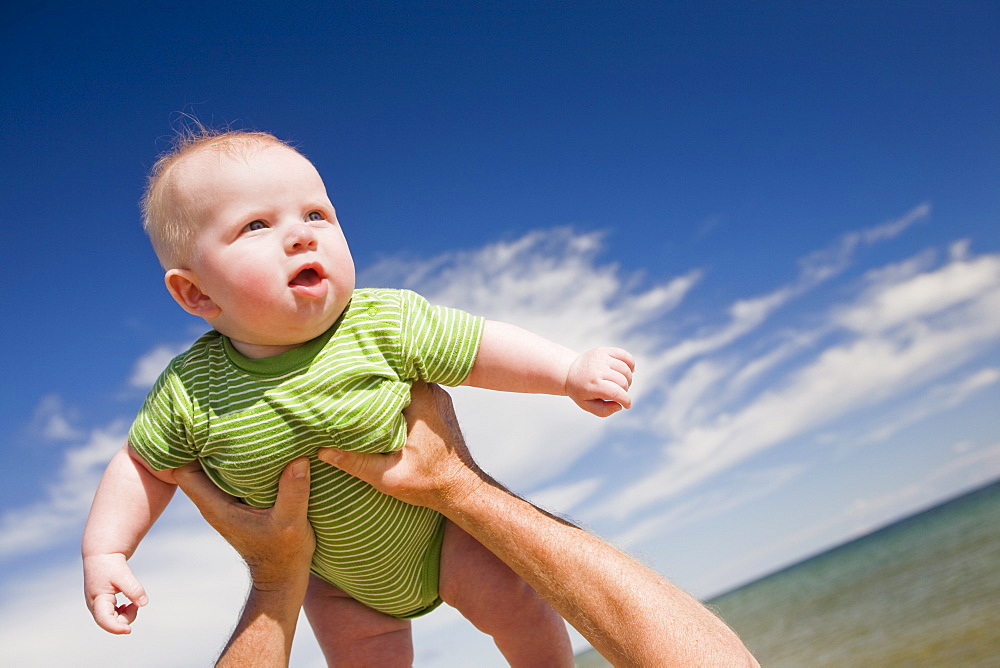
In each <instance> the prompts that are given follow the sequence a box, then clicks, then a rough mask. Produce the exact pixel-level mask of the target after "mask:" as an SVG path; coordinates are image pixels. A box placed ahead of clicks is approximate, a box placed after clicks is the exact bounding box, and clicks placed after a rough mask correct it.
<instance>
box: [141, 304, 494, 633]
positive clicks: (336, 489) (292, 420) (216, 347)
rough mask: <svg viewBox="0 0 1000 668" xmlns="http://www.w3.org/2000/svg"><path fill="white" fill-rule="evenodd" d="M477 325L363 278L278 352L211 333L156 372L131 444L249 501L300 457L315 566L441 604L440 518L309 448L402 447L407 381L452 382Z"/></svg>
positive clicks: (394, 603) (264, 498)
mask: <svg viewBox="0 0 1000 668" xmlns="http://www.w3.org/2000/svg"><path fill="white" fill-rule="evenodd" d="M482 328H483V321H482V319H481V318H477V317H474V316H472V315H469V314H468V313H465V312H463V311H458V310H455V309H450V308H445V307H441V306H432V305H431V304H429V303H428V302H427V301H426V300H425V299H424V298H423V297H420V296H419V295H417V294H416V293H413V292H409V291H398V290H370V289H366V290H355V292H354V294H353V297H352V299H351V302H350V304H349V305H348V307H347V308H346V309H345V311H344V313H343V315H341V317H340V319H339V320H338V321H337V322H336V324H334V326H333V327H331V328H330V329H329V330H328V331H327V332H326V333H325V334H323V335H322V336H320V337H318V338H316V339H314V340H312V341H309V342H308V343H306V344H305V345H303V346H301V347H298V348H294V349H292V350H289V351H287V352H285V353H283V354H281V355H278V356H275V357H267V358H263V359H251V358H248V357H245V356H244V355H241V354H240V353H239V352H238V351H236V350H235V349H234V348H233V346H232V343H231V342H230V341H229V339H227V338H226V337H224V336H222V335H221V334H219V333H218V332H214V331H213V332H209V333H208V334H205V335H204V336H202V337H201V338H200V339H198V341H197V342H195V344H194V345H193V346H192V347H191V348H190V349H189V350H187V351H186V352H184V353H182V354H181V355H179V356H177V357H176V358H174V360H173V361H171V363H170V365H169V366H168V367H167V369H166V370H165V371H164V372H163V374H162V375H161V376H160V378H159V379H158V380H157V381H156V384H155V385H154V386H153V389H152V390H151V391H150V393H149V396H148V397H147V398H146V403H145V404H144V405H143V407H142V410H141V411H140V412H139V415H138V417H137V418H136V420H135V423H134V424H133V425H132V428H131V430H130V431H129V442H130V443H131V444H132V447H133V448H134V449H135V450H136V452H137V453H138V454H139V455H140V456H141V457H142V458H143V459H145V460H146V462H147V463H148V464H149V465H150V466H151V467H152V468H153V469H155V470H163V469H171V468H176V467H178V466H182V465H183V464H185V463H187V462H190V461H192V460H195V459H197V460H200V461H201V464H202V467H203V468H204V469H205V472H206V473H207V474H208V476H209V477H210V478H211V479H212V480H213V481H214V482H215V484H217V485H218V486H219V487H220V488H222V489H223V490H225V491H226V492H228V493H229V494H232V495H234V496H238V497H241V498H243V499H244V500H245V501H246V502H247V503H249V504H251V505H254V506H258V507H270V506H271V505H273V504H274V500H275V498H276V496H277V491H278V477H279V476H280V474H281V471H282V470H283V469H284V467H285V465H286V464H287V463H288V462H289V461H291V460H292V459H294V458H296V457H301V456H308V457H310V459H311V460H312V467H311V477H310V479H311V481H312V490H311V494H310V501H309V520H310V522H311V523H312V525H313V527H314V529H315V533H316V552H315V554H314V555H313V562H312V570H313V572H314V573H315V574H316V575H318V576H320V577H322V578H323V579H324V580H327V581H328V582H330V583H331V584H333V585H335V586H337V587H340V588H341V589H343V590H344V591H345V592H347V593H348V594H350V595H351V596H353V597H354V598H355V599H357V600H359V601H361V602H362V603H364V604H366V605H368V606H369V607H372V608H374V609H376V610H380V611H382V612H385V613H387V614H390V615H395V616H397V617H415V616H417V615H420V614H423V613H425V612H428V611H429V610H431V609H433V608H434V607H435V606H436V605H437V604H438V603H439V602H440V599H439V598H438V568H439V559H440V552H441V540H442V538H443V532H444V520H443V518H442V517H441V516H440V515H438V514H437V513H435V512H433V511H431V510H428V509H426V508H420V507H417V506H411V505H408V504H406V503H403V502H402V501H398V500H396V499H394V498H392V497H390V496H387V495H385V494H382V493H380V492H377V491H375V489H374V488H372V487H371V486H369V485H368V484H366V483H364V482H361V481H360V480H358V479H357V478H354V477H352V476H350V475H347V474H346V473H343V472H342V471H339V470H338V469H336V468H334V467H332V466H329V465H327V464H324V463H322V462H319V461H318V460H317V459H316V456H315V455H316V450H317V448H320V447H323V446H333V447H337V448H343V449H347V450H357V451H362V452H390V451H394V450H398V449H399V448H401V447H403V444H404V442H405V440H406V422H405V420H404V419H403V416H402V409H403V408H404V407H405V406H406V405H407V403H408V402H409V400H410V381H413V380H416V379H421V380H426V381H428V382H434V383H440V384H442V385H460V384H461V383H462V382H463V381H464V380H465V378H466V377H467V376H468V375H469V372H470V371H471V369H472V365H473V364H474V362H475V359H476V354H477V352H478V347H479V340H480V337H481V335H482Z"/></svg>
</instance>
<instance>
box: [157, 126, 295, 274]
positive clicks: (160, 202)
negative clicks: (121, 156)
mask: <svg viewBox="0 0 1000 668" xmlns="http://www.w3.org/2000/svg"><path fill="white" fill-rule="evenodd" d="M271 146H284V147H286V148H289V149H291V150H293V151H296V152H298V151H297V150H296V149H295V148H294V147H293V146H291V145H290V144H288V143H287V142H284V141H282V140H280V139H278V138H277V137H275V136H274V135H272V134H269V133H267V132H249V131H244V130H212V129H209V128H205V127H203V126H201V125H198V126H197V127H196V128H195V129H189V128H185V129H184V130H182V131H181V132H179V133H178V134H177V136H176V137H175V138H174V141H173V146H172V147H171V148H170V150H168V151H167V152H166V153H164V154H163V155H161V156H160V157H159V158H158V159H157V161H156V163H155V164H154V165H153V168H152V169H151V170H150V172H149V180H148V182H147V184H146V192H145V193H144V194H143V197H142V201H141V208H142V226H143V228H144V229H145V230H146V234H147V235H149V240H150V241H151V242H152V243H153V250H154V251H155V252H156V257H157V258H159V260H160V264H161V265H162V266H163V268H164V269H173V268H180V267H184V265H185V264H186V263H187V261H188V258H189V257H190V254H191V251H192V246H193V243H194V237H195V232H196V231H197V230H196V228H195V222H196V221H195V220H194V217H193V216H192V214H191V212H190V211H189V210H188V207H186V206H184V205H183V204H182V203H181V202H179V201H177V199H178V198H177V189H176V178H175V176H176V173H177V170H178V166H179V165H180V163H181V162H182V161H183V160H184V158H186V157H188V156H191V155H193V154H195V153H197V152H200V151H203V150H205V151H207V150H213V151H218V152H220V153H225V154H227V155H229V156H232V157H237V158H243V159H246V158H247V157H249V156H250V155H253V154H254V153H256V152H257V151H258V150H260V149H262V148H267V147H271Z"/></svg>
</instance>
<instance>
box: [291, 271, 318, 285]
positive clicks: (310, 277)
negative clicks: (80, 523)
mask: <svg viewBox="0 0 1000 668" xmlns="http://www.w3.org/2000/svg"><path fill="white" fill-rule="evenodd" d="M321 280H323V277H322V276H320V274H319V272H318V271H316V270H315V269H313V268H312V267H306V268H305V269H303V270H302V271H300V272H299V273H297V274H295V278H293V279H292V280H291V281H289V282H288V285H289V286H293V287H294V286H296V285H301V286H304V287H307V288H309V287H312V286H314V285H316V284H317V283H319V282H320V281H321Z"/></svg>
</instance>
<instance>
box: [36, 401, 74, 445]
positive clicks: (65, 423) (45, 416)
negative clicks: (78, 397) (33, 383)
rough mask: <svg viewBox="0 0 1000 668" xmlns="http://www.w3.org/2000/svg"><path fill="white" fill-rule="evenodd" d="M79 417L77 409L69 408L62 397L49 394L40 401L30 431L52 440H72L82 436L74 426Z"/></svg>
mask: <svg viewBox="0 0 1000 668" xmlns="http://www.w3.org/2000/svg"><path fill="white" fill-rule="evenodd" d="M78 419H79V414H78V413H77V411H75V410H73V409H71V408H68V407H67V406H66V405H65V403H64V402H63V400H62V397H60V396H59V395H57V394H48V395H46V396H44V397H42V398H41V400H40V401H39V402H38V406H37V407H36V408H35V414H34V416H33V417H32V420H31V426H30V428H29V431H30V432H31V433H32V434H37V435H38V436H40V437H42V438H44V439H47V440H51V441H71V440H75V439H78V438H80V431H79V430H78V429H77V428H76V427H74V426H73V423H74V422H76V421H77V420H78Z"/></svg>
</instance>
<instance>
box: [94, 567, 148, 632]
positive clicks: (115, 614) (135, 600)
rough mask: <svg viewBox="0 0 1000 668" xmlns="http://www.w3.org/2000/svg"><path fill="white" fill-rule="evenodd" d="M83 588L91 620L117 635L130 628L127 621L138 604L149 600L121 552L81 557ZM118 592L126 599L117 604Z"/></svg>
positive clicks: (131, 619) (134, 615)
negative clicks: (126, 599)
mask: <svg viewBox="0 0 1000 668" xmlns="http://www.w3.org/2000/svg"><path fill="white" fill-rule="evenodd" d="M83 589H84V595H85V596H86V598H87V607H89V608H90V614H92V615H93V616H94V621H95V622H97V625H98V626H100V627H101V628H102V629H104V630H105V631H107V632H108V633H114V634H117V635H124V634H127V633H130V632H131V631H132V627H131V624H132V622H134V621H135V618H136V615H138V614H139V608H140V607H142V606H144V605H146V603H147V602H148V601H149V599H148V598H147V597H146V591H145V590H144V589H143V588H142V585H141V584H139V581H138V580H137V579H136V578H135V576H134V575H133V574H132V569H130V568H129V567H128V564H127V563H126V562H125V555H124V554H95V555H88V556H86V557H84V558H83ZM119 593H121V594H124V595H125V596H126V597H127V598H128V599H129V602H128V603H125V604H122V605H118V602H117V595H118V594H119Z"/></svg>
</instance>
